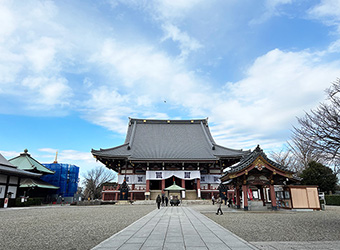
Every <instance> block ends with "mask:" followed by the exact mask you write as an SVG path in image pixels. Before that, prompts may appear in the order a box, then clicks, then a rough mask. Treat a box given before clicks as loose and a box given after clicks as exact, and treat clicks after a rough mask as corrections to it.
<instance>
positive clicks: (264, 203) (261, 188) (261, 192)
mask: <svg viewBox="0 0 340 250" xmlns="http://www.w3.org/2000/svg"><path fill="white" fill-rule="evenodd" d="M260 195H261V200H262V203H263V206H265V205H266V202H265V201H264V194H263V187H262V186H261V187H260Z"/></svg>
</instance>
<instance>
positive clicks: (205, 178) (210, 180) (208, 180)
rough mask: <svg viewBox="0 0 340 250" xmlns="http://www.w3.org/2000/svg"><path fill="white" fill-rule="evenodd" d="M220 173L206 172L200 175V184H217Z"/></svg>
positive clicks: (219, 181)
mask: <svg viewBox="0 0 340 250" xmlns="http://www.w3.org/2000/svg"><path fill="white" fill-rule="evenodd" d="M220 177H221V175H220V174H217V175H216V174H206V175H203V174H202V175H201V184H219V183H221V180H220Z"/></svg>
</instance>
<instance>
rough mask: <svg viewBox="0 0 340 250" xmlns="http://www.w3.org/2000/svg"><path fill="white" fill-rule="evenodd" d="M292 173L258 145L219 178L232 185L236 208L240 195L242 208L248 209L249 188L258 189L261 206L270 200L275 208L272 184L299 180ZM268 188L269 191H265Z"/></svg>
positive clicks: (288, 183)
mask: <svg viewBox="0 0 340 250" xmlns="http://www.w3.org/2000/svg"><path fill="white" fill-rule="evenodd" d="M294 174H295V173H294V172H292V171H290V170H288V169H287V168H286V167H285V166H282V165H280V164H278V163H276V162H274V161H272V160H270V159H269V158H268V157H267V155H266V154H265V153H264V152H263V150H262V149H261V148H260V146H259V145H258V146H257V147H256V148H255V149H254V150H253V151H252V152H251V153H249V154H248V155H245V156H244V157H243V158H242V159H241V161H240V162H239V163H238V164H236V165H234V166H232V167H231V170H230V171H228V172H227V173H226V174H224V175H223V176H222V177H221V180H222V182H228V183H229V185H233V186H234V188H235V189H234V194H235V196H236V206H237V208H240V206H241V197H243V207H244V210H248V194H249V190H250V189H251V190H259V193H260V199H261V200H262V201H263V206H265V205H266V203H267V202H268V201H270V202H271V206H272V209H273V210H277V207H278V204H277V197H276V193H275V187H274V186H281V187H282V186H287V185H290V184H295V183H297V182H299V181H300V179H299V178H297V177H296V176H295V175H294ZM268 189H269V192H267V190H268ZM241 192H242V193H241ZM288 196H289V197H288ZM290 196H291V195H290V194H288V195H287V197H286V198H287V199H290ZM283 198H284V197H283Z"/></svg>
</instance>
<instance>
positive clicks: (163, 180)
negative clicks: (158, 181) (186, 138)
mask: <svg viewBox="0 0 340 250" xmlns="http://www.w3.org/2000/svg"><path fill="white" fill-rule="evenodd" d="M164 188H165V179H162V193H163V192H164Z"/></svg>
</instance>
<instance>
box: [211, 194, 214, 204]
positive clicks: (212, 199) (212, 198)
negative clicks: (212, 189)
mask: <svg viewBox="0 0 340 250" xmlns="http://www.w3.org/2000/svg"><path fill="white" fill-rule="evenodd" d="M211 201H212V204H213V205H215V196H214V195H213V196H212V197H211Z"/></svg>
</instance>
